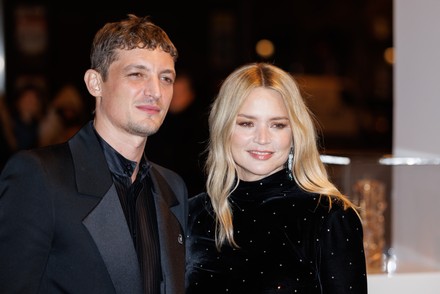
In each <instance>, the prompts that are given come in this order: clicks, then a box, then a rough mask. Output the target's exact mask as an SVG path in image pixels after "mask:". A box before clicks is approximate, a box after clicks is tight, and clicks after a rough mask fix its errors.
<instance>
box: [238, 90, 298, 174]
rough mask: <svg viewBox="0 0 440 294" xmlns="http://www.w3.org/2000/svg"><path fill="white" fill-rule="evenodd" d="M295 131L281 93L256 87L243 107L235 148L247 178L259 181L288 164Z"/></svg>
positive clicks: (240, 172) (241, 172)
mask: <svg viewBox="0 0 440 294" xmlns="http://www.w3.org/2000/svg"><path fill="white" fill-rule="evenodd" d="M291 146H292V131H291V126H290V123H289V119H288V114H287V110H286V107H285V106H284V103H283V100H282V98H281V95H280V94H279V93H278V92H276V91H274V90H271V89H266V88H262V87H259V88H255V89H254V90H252V91H251V93H250V94H249V96H248V97H247V98H246V99H245V101H244V103H243V105H242V106H241V107H240V109H239V111H238V114H237V117H236V123H235V126H234V128H233V132H232V144H231V151H232V156H233V159H234V161H235V163H236V164H237V166H238V176H239V178H240V180H243V181H257V180H260V179H262V178H264V177H267V176H268V175H271V174H273V173H275V172H277V171H279V170H281V169H283V168H284V164H285V163H286V161H287V157H288V155H289V152H290V147H291Z"/></svg>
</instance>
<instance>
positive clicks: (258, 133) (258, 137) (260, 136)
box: [254, 127, 270, 144]
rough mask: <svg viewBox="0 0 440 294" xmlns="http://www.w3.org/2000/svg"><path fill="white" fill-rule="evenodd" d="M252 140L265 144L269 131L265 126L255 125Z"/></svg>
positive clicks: (268, 139) (268, 138)
mask: <svg viewBox="0 0 440 294" xmlns="http://www.w3.org/2000/svg"><path fill="white" fill-rule="evenodd" d="M254 141H255V142H256V143H258V144H267V143H269V142H270V133H269V130H268V129H267V128H266V127H257V128H256V129H255V139H254Z"/></svg>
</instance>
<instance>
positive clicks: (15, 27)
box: [3, 0, 393, 154]
mask: <svg viewBox="0 0 440 294" xmlns="http://www.w3.org/2000/svg"><path fill="white" fill-rule="evenodd" d="M3 6H4V12H3V16H4V19H3V21H4V28H5V50H6V93H5V98H6V100H7V101H8V100H10V99H11V98H10V97H11V96H10V95H8V94H9V93H11V92H12V91H13V90H14V89H15V88H16V87H18V86H20V83H23V80H25V81H26V80H37V81H38V82H39V83H41V84H42V85H43V86H44V87H45V89H46V91H47V94H48V96H49V97H51V95H53V94H54V93H55V92H56V91H57V90H58V89H59V88H60V87H61V86H62V85H64V84H66V83H72V84H75V85H76V86H77V87H78V88H79V89H80V90H81V91H82V93H83V95H84V97H86V99H85V100H86V103H87V106H88V111H89V112H90V116H91V113H92V109H93V106H94V100H93V97H91V96H89V94H88V93H87V92H86V88H85V85H84V82H83V74H84V72H85V71H86V69H87V68H88V67H89V49H90V45H91V42H92V38H93V36H94V34H95V32H96V31H97V30H98V29H99V28H100V27H101V26H102V25H103V24H104V23H105V22H108V21H116V20H119V19H121V18H125V17H126V15H127V14H128V13H134V14H136V15H139V16H146V15H149V16H150V17H151V19H152V20H153V21H154V22H155V23H156V24H158V25H159V26H161V27H162V28H164V29H165V31H166V32H167V33H168V35H169V36H170V38H171V39H172V40H173V42H174V43H175V45H176V47H177V48H178V50H179V54H180V56H179V59H178V62H177V64H176V68H177V69H181V68H182V69H185V70H190V71H191V74H192V75H193V77H194V79H195V86H196V90H197V103H198V104H199V108H198V109H200V117H201V118H205V116H206V110H207V108H208V106H209V103H210V102H211V100H212V98H213V97H214V95H215V93H216V91H217V89H218V87H219V84H220V82H221V81H222V79H224V78H225V77H226V75H227V74H229V73H230V72H231V71H232V70H233V69H235V68H236V67H237V66H239V65H242V64H243V63H246V62H252V61H260V60H263V61H268V62H271V63H274V64H275V65H278V66H280V67H281V68H283V69H285V70H287V71H289V72H291V73H292V74H293V75H294V76H295V77H296V78H297V79H298V81H299V82H300V84H301V85H303V84H304V85H305V86H304V88H305V91H304V96H305V97H306V102H307V103H309V104H310V106H311V108H312V110H313V111H314V112H315V113H316V114H317V119H318V122H319V123H321V127H320V131H321V132H320V146H321V147H322V151H323V152H326V153H336V154H352V153H362V154H365V153H373V154H387V153H390V152H391V150H392V121H393V118H392V112H393V111H392V104H393V102H392V101H393V100H392V94H393V93H392V72H393V68H392V64H389V63H387V62H385V60H384V52H385V50H386V49H387V48H392V46H393V44H392V40H393V36H392V0H370V1H361V0H334V1H329V0H307V1H299V0H290V1H286V0H277V1H269V2H268V1H260V0H258V1H250V0H241V1H240V0H224V1H202V2H201V3H200V2H199V1H197V2H195V1H194V2H191V1H141V0H136V1H135V0H125V1H93V0H90V1H88V2H85V1H47V0H46V1H44V0H34V1H23V0H21V1H20V0H15V1H4V3H3ZM23 11H25V12H26V13H27V17H25V18H24V19H25V20H26V21H21V22H19V21H18V20H19V19H21V20H22V19H23V18H20V15H23ZM20 13H21V14H20ZM26 13H25V14H26ZM35 28H37V29H35ZM20 32H21V34H20ZM23 32H24V35H25V36H27V38H28V41H29V42H31V44H32V42H37V43H38V40H39V41H41V39H43V46H42V47H43V48H42V49H41V48H40V50H35V52H31V53H29V52H23V50H22V48H21V47H20V42H21V41H20V40H21V39H20V38H22V37H23ZM26 34H27V35H26ZM41 35H42V36H43V37H42V36H41ZM32 38H35V39H36V40H32ZM260 39H269V40H271V41H272V42H273V43H274V45H275V54H274V55H273V56H271V57H269V58H266V59H265V58H262V57H259V56H258V55H257V54H256V53H255V45H256V43H257V42H258V40H260ZM335 81H336V82H335ZM307 85H308V86H310V87H311V88H307ZM9 102H10V101H9ZM336 122H337V124H336ZM332 124H334V125H333V126H332ZM193 127H194V128H196V127H204V125H202V126H193ZM190 128H191V127H189V129H190Z"/></svg>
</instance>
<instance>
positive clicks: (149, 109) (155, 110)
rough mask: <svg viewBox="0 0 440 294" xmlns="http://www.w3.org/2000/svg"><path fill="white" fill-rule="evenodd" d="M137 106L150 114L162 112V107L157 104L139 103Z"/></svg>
mask: <svg viewBox="0 0 440 294" xmlns="http://www.w3.org/2000/svg"><path fill="white" fill-rule="evenodd" d="M136 108H137V109H139V110H141V111H144V112H147V113H149V114H156V113H159V112H160V108H159V107H158V106H155V105H138V106H136Z"/></svg>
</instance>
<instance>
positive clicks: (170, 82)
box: [162, 77, 174, 84]
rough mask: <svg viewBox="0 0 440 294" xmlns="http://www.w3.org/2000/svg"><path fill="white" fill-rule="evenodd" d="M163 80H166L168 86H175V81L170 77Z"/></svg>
mask: <svg viewBox="0 0 440 294" xmlns="http://www.w3.org/2000/svg"><path fill="white" fill-rule="evenodd" d="M162 80H164V81H165V82H166V83H168V84H174V80H173V79H172V78H169V77H163V78H162Z"/></svg>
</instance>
